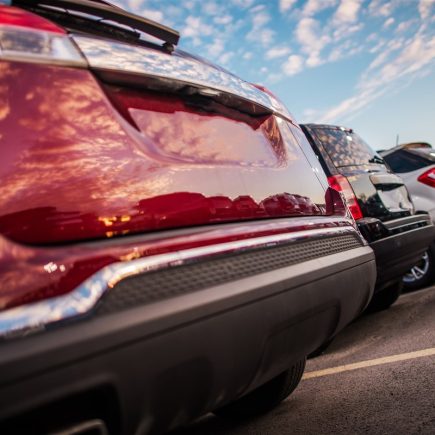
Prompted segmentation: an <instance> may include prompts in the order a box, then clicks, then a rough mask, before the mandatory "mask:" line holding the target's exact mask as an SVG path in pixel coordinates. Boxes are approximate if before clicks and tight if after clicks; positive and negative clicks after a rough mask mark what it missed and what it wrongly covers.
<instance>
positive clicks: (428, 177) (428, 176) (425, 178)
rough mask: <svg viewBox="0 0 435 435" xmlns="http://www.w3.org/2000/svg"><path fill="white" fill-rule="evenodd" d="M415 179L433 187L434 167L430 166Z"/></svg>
mask: <svg viewBox="0 0 435 435" xmlns="http://www.w3.org/2000/svg"><path fill="white" fill-rule="evenodd" d="M417 180H418V181H420V183H423V184H426V185H428V186H430V187H435V168H431V169H429V170H428V171H426V172H424V173H423V174H421V175H420V176H419V177H418V178H417Z"/></svg>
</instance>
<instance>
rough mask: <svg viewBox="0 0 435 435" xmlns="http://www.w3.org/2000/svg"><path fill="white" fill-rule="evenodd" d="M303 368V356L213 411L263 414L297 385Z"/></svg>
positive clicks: (233, 414)
mask: <svg viewBox="0 0 435 435" xmlns="http://www.w3.org/2000/svg"><path fill="white" fill-rule="evenodd" d="M304 369H305V358H304V359H303V360H301V361H298V362H297V363H296V364H294V365H293V366H292V367H291V368H290V369H288V370H286V371H285V372H284V373H281V374H280V375H278V376H277V377H275V378H273V379H271V380H270V381H269V382H267V383H265V384H264V385H262V386H260V387H258V388H257V389H255V390H254V391H251V392H250V393H249V394H247V395H246V396H243V397H241V398H240V399H237V400H235V401H234V402H231V403H229V404H228V405H225V406H223V407H222V408H219V409H217V410H215V411H214V413H215V414H216V415H217V416H219V417H225V418H230V419H243V418H249V417H252V416H254V415H258V414H263V413H265V412H267V411H270V410H271V409H272V408H274V407H275V406H277V405H278V404H279V403H281V402H282V401H283V400H284V399H286V398H287V397H288V396H289V395H290V394H291V393H292V392H293V391H294V389H295V388H296V387H297V386H298V384H299V382H300V380H301V378H302V375H303V373H304Z"/></svg>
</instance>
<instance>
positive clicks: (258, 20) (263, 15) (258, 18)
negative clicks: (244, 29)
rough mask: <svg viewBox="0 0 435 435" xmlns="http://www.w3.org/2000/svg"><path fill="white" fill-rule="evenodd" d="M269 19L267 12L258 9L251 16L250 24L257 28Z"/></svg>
mask: <svg viewBox="0 0 435 435" xmlns="http://www.w3.org/2000/svg"><path fill="white" fill-rule="evenodd" d="M269 21H270V15H269V14H268V13H267V12H264V11H260V12H257V13H256V14H254V16H253V17H252V26H253V27H254V28H255V29H259V28H260V27H263V26H264V25H265V24H267V23H268V22H269Z"/></svg>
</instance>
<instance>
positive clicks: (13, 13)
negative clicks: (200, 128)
mask: <svg viewBox="0 0 435 435" xmlns="http://www.w3.org/2000/svg"><path fill="white" fill-rule="evenodd" d="M0 25H7V26H18V27H22V28H26V29H33V30H44V31H46V32H54V33H59V34H65V31H64V30H63V29H62V28H61V27H58V26H56V24H53V23H52V22H51V21H48V20H46V19H45V18H42V17H40V16H38V15H35V14H32V13H30V12H27V11H24V10H23V9H19V8H15V7H8V6H0Z"/></svg>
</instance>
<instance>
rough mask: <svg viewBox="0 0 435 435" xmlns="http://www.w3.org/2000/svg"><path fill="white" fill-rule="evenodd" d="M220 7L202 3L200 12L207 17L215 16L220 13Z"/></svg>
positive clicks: (214, 4)
mask: <svg viewBox="0 0 435 435" xmlns="http://www.w3.org/2000/svg"><path fill="white" fill-rule="evenodd" d="M220 9H221V8H220V7H219V6H218V5H217V3H215V2H210V1H207V2H203V3H202V10H203V12H204V13H205V14H207V15H217V14H219V12H220Z"/></svg>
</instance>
